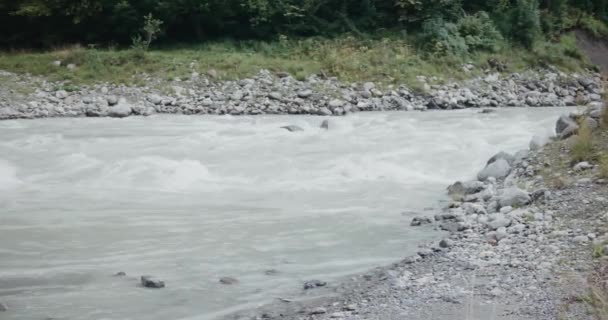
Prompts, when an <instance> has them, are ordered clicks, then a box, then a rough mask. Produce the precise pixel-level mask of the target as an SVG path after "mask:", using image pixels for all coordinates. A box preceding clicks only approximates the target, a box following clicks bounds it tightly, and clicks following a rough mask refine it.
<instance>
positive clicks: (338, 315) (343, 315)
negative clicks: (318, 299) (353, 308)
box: [329, 312, 346, 319]
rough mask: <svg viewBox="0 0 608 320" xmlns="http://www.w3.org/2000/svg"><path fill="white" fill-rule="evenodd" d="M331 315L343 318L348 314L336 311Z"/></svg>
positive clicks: (331, 316) (333, 317)
mask: <svg viewBox="0 0 608 320" xmlns="http://www.w3.org/2000/svg"><path fill="white" fill-rule="evenodd" d="M329 317H330V318H332V319H342V318H344V317H346V315H345V314H344V312H334V313H332V314H331V315H330V316H329Z"/></svg>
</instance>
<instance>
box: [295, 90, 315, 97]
mask: <svg viewBox="0 0 608 320" xmlns="http://www.w3.org/2000/svg"><path fill="white" fill-rule="evenodd" d="M297 95H298V97H300V98H302V99H307V98H309V97H310V96H312V90H309V89H305V90H300V91H298V93H297Z"/></svg>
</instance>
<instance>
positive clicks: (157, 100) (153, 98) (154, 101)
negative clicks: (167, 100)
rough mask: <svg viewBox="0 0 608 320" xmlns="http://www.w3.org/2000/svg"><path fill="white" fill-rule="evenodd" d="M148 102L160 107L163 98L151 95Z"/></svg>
mask: <svg viewBox="0 0 608 320" xmlns="http://www.w3.org/2000/svg"><path fill="white" fill-rule="evenodd" d="M148 101H150V102H151V103H152V104H155V105H159V104H161V103H162V102H163V98H161V97H160V96H159V95H157V94H151V95H149V96H148Z"/></svg>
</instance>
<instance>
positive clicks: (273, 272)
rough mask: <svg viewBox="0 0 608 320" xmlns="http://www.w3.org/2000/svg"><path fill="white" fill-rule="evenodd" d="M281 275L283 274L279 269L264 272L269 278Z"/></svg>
mask: <svg viewBox="0 0 608 320" xmlns="http://www.w3.org/2000/svg"><path fill="white" fill-rule="evenodd" d="M279 273H281V272H280V271H279V270H277V269H269V270H266V271H264V274H265V275H267V276H276V275H277V274H279Z"/></svg>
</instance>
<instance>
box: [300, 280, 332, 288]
mask: <svg viewBox="0 0 608 320" xmlns="http://www.w3.org/2000/svg"><path fill="white" fill-rule="evenodd" d="M326 285H327V282H325V281H321V280H310V281H306V282H304V290H310V289H315V288H319V287H325V286H326Z"/></svg>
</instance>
